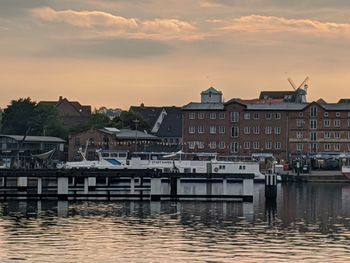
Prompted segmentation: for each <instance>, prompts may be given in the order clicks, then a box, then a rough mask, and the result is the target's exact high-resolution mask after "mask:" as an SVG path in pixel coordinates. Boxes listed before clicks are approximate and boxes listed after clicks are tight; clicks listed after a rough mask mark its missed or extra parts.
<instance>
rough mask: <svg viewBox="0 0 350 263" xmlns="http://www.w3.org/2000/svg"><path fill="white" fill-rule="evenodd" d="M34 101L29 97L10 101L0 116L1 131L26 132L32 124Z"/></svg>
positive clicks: (28, 131)
mask: <svg viewBox="0 0 350 263" xmlns="http://www.w3.org/2000/svg"><path fill="white" fill-rule="evenodd" d="M35 106H36V103H35V102H33V101H31V99H30V98H21V99H19V100H13V101H11V104H10V106H8V107H7V108H6V109H5V110H4V114H3V117H2V120H1V122H2V133H5V134H28V133H31V129H32V128H33V125H34V119H33V118H34V115H35V114H34V110H35Z"/></svg>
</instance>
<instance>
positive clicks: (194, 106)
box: [182, 102, 224, 110]
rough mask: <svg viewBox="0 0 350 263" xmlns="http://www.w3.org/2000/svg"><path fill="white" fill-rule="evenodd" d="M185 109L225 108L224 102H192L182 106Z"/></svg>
mask: <svg viewBox="0 0 350 263" xmlns="http://www.w3.org/2000/svg"><path fill="white" fill-rule="evenodd" d="M182 109H183V110H223V109H224V104H223V103H200V102H190V103H189V104H187V105H185V106H183V107H182Z"/></svg>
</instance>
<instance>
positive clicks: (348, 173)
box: [341, 165, 350, 179]
mask: <svg viewBox="0 0 350 263" xmlns="http://www.w3.org/2000/svg"><path fill="white" fill-rule="evenodd" d="M341 172H342V174H343V175H344V176H345V177H346V178H348V179H350V166H348V165H344V166H343V167H342V168H341Z"/></svg>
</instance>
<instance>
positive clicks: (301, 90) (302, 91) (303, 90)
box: [288, 77, 309, 103]
mask: <svg viewBox="0 0 350 263" xmlns="http://www.w3.org/2000/svg"><path fill="white" fill-rule="evenodd" d="M308 81H309V77H306V78H305V79H304V81H303V82H302V83H301V84H300V85H299V86H297V85H295V83H294V81H293V80H292V79H291V78H288V82H289V83H290V85H291V86H292V87H293V89H294V90H295V92H296V95H297V101H298V102H302V103H306V102H307V101H306V95H307V89H308V88H309V86H308V84H307V82H308Z"/></svg>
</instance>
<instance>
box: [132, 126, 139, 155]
mask: <svg viewBox="0 0 350 263" xmlns="http://www.w3.org/2000/svg"><path fill="white" fill-rule="evenodd" d="M133 122H134V123H135V152H137V128H138V126H139V123H140V121H139V120H138V119H135V120H133Z"/></svg>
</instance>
